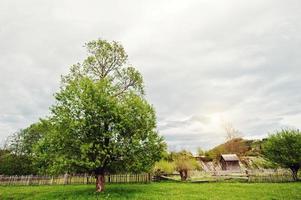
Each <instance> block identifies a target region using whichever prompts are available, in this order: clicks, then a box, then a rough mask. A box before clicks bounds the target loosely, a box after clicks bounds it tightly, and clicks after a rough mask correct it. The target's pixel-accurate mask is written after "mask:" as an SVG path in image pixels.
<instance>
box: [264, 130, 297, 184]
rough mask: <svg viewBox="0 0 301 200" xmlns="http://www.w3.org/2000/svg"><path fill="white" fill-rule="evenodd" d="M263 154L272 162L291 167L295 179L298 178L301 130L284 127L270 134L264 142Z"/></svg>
mask: <svg viewBox="0 0 301 200" xmlns="http://www.w3.org/2000/svg"><path fill="white" fill-rule="evenodd" d="M263 154H264V155H265V156H266V158H267V159H269V160H271V161H272V162H275V163H277V164H279V165H280V166H282V167H286V168H289V169H290V170H291V172H292V176H293V179H294V180H295V181H296V180H298V170H299V168H300V166H301V132H300V131H299V130H294V129H283V130H281V131H278V132H276V133H275V134H273V135H270V136H269V137H268V139H267V141H266V142H265V143H264V144H263Z"/></svg>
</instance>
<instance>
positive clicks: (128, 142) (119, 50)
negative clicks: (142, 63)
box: [35, 40, 165, 192]
mask: <svg viewBox="0 0 301 200" xmlns="http://www.w3.org/2000/svg"><path fill="white" fill-rule="evenodd" d="M86 47H87V50H88V54H89V55H88V57H87V59H85V60H84V62H83V63H81V64H80V63H79V64H76V65H73V66H72V67H71V70H70V73H69V74H68V75H67V76H64V77H63V79H62V85H61V89H60V91H59V92H58V93H56V95H55V98H56V103H55V105H54V106H53V107H52V108H51V111H52V116H51V121H52V122H53V124H54V127H55V128H54V129H55V130H56V131H50V132H49V133H48V134H47V135H46V137H44V138H43V139H42V140H40V141H39V143H38V145H37V146H36V147H35V152H36V160H37V163H40V166H41V168H42V169H43V166H44V167H45V170H46V171H47V172H48V173H49V172H50V173H62V172H74V171H83V172H90V173H93V174H95V178H96V190H97V191H99V192H101V191H103V190H104V180H105V179H104V175H105V173H110V172H116V171H119V172H120V171H127V172H141V171H147V170H150V169H151V167H152V166H153V164H154V163H155V162H156V161H158V160H159V159H160V158H161V154H162V152H163V150H164V149H165V143H164V142H163V139H162V138H161V137H160V136H159V135H158V133H157V132H156V117H155V111H154V109H153V107H152V106H151V105H150V104H148V102H147V101H146V100H145V97H144V89H143V79H142V76H141V74H140V73H139V72H138V71H137V70H136V69H135V68H134V67H132V66H128V64H127V63H128V62H127V57H128V56H127V54H126V52H125V51H124V49H123V47H122V45H120V44H119V43H117V42H108V41H105V40H95V41H92V42H89V43H87V44H86Z"/></svg>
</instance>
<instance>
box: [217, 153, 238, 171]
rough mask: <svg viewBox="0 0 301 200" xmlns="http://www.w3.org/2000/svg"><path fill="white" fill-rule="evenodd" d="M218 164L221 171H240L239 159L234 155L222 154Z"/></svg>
mask: <svg viewBox="0 0 301 200" xmlns="http://www.w3.org/2000/svg"><path fill="white" fill-rule="evenodd" d="M220 164H221V168H222V170H228V171H240V165H239V158H238V157H237V155H236V154H222V155H221V158H220Z"/></svg>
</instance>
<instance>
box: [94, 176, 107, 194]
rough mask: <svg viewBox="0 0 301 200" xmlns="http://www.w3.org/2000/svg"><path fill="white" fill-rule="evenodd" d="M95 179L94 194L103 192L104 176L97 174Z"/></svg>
mask: <svg viewBox="0 0 301 200" xmlns="http://www.w3.org/2000/svg"><path fill="white" fill-rule="evenodd" d="M95 178H96V192H103V191H104V190H105V174H104V173H101V174H97V175H95Z"/></svg>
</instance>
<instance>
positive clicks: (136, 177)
mask: <svg viewBox="0 0 301 200" xmlns="http://www.w3.org/2000/svg"><path fill="white" fill-rule="evenodd" d="M105 181H106V182H107V183H149V182H151V181H152V175H151V174H114V175H106V176H105ZM67 184H95V177H94V176H87V175H75V176H71V175H68V176H66V175H64V176H56V177H54V176H32V175H29V176H0V185H67Z"/></svg>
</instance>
